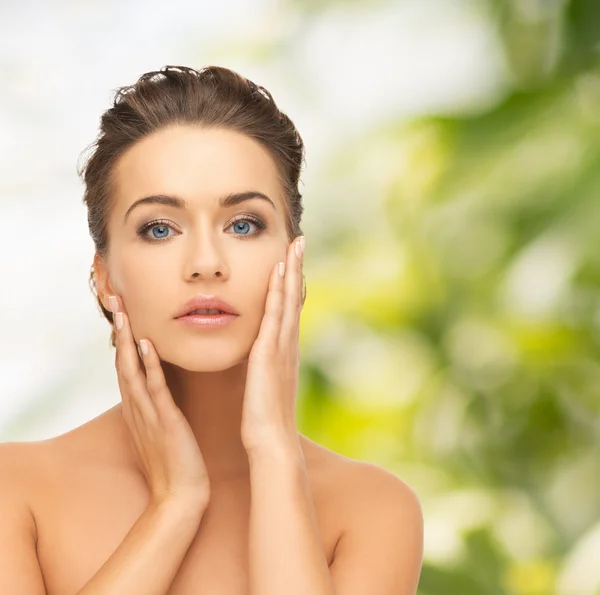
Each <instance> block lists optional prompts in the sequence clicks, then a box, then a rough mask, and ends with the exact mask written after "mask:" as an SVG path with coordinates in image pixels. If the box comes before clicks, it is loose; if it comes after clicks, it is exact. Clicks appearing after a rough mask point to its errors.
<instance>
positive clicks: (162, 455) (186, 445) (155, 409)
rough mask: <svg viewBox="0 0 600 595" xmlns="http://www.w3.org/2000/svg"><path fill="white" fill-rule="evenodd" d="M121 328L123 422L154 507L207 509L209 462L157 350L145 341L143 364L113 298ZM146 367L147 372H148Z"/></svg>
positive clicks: (119, 301) (125, 318)
mask: <svg viewBox="0 0 600 595" xmlns="http://www.w3.org/2000/svg"><path fill="white" fill-rule="evenodd" d="M109 302H110V303H111V310H113V316H114V320H115V327H117V324H116V323H117V321H118V319H117V313H116V312H119V316H122V319H123V325H122V327H121V329H118V328H117V331H116V335H117V338H116V345H117V349H116V354H115V367H116V369H117V376H118V381H119V389H120V391H121V399H122V402H123V404H122V411H123V418H124V420H125V422H126V424H127V427H128V428H129V431H130V435H131V438H132V441H133V444H134V445H135V450H136V452H137V455H138V461H139V464H140V467H141V470H142V472H143V474H144V476H145V478H146V482H147V483H148V487H149V489H150V500H151V503H153V504H160V503H163V502H165V501H173V500H175V501H177V500H179V501H183V502H185V503H187V504H190V503H191V504H192V505H197V506H198V507H199V509H202V511H203V509H204V508H205V507H206V506H207V505H208V501H209V499H210V482H209V478H208V472H207V470H206V465H205V463H204V458H203V456H202V453H201V452H200V448H199V446H198V442H197V441H196V437H195V436H194V433H193V432H192V429H191V427H190V425H189V423H188V421H187V419H186V418H185V416H184V415H183V413H182V412H181V409H179V407H177V405H176V404H175V402H174V400H173V396H172V395H171V391H170V390H169V388H168V386H167V384H166V381H165V376H164V373H163V369H162V366H161V364H160V359H159V357H158V354H157V353H156V351H155V349H154V346H153V345H152V344H151V343H150V341H149V340H147V339H145V341H146V343H147V345H148V354H147V355H146V354H144V355H143V366H142V365H141V362H140V358H139V355H138V351H137V344H136V343H135V339H134V337H133V332H132V330H131V326H130V325H129V317H128V316H127V314H126V313H125V312H124V308H123V303H122V299H121V298H119V297H116V296H111V297H110V298H109ZM144 368H145V371H144Z"/></svg>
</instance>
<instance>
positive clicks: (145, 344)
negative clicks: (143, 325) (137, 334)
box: [140, 339, 148, 355]
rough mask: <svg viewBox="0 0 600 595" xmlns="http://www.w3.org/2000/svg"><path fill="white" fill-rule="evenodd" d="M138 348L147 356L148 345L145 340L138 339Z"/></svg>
mask: <svg viewBox="0 0 600 595" xmlns="http://www.w3.org/2000/svg"><path fill="white" fill-rule="evenodd" d="M140 347H141V348H142V352H143V353H144V355H148V343H146V339H140Z"/></svg>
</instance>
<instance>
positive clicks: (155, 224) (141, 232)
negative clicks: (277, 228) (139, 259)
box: [137, 215, 267, 244]
mask: <svg viewBox="0 0 600 595" xmlns="http://www.w3.org/2000/svg"><path fill="white" fill-rule="evenodd" d="M247 223H251V224H253V225H256V227H257V228H258V231H257V232H256V233H255V234H249V233H244V232H243V231H238V232H237V235H238V236H240V238H241V239H244V238H245V237H253V236H258V235H260V234H261V233H262V231H263V230H264V229H265V228H266V227H267V226H266V224H265V223H264V222H263V221H261V220H260V219H257V218H255V217H249V216H247V215H243V216H240V217H237V218H236V219H234V220H233V221H232V223H231V225H230V226H229V227H232V226H234V225H238V224H240V225H238V230H239V228H240V226H241V228H242V229H247V228H246V227H245V224H247ZM151 229H152V230H153V229H159V230H162V231H161V233H162V234H167V233H168V231H167V230H169V229H174V227H173V226H172V225H170V224H169V222H168V221H166V220H165V219H155V220H154V221H149V222H148V223H146V224H144V225H142V227H140V228H139V229H138V231H137V235H138V236H140V237H141V238H142V239H143V240H144V241H146V242H150V243H153V244H155V243H158V242H164V241H169V240H170V238H169V237H168V236H167V235H162V236H161V237H157V236H156V235H154V234H153V237H152V238H151V237H150V236H148V235H146V232H148V231H150V230H151Z"/></svg>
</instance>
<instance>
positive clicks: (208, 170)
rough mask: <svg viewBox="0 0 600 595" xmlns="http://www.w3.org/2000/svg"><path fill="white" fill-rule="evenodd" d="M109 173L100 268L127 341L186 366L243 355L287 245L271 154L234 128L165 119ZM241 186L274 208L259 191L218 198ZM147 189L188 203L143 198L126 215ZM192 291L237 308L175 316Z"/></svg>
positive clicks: (208, 365) (219, 365) (227, 362)
mask: <svg viewBox="0 0 600 595" xmlns="http://www.w3.org/2000/svg"><path fill="white" fill-rule="evenodd" d="M114 174H115V176H114V181H115V186H114V197H115V201H116V202H115V206H114V208H113V209H112V211H111V213H110V217H109V223H108V233H109V237H110V252H109V256H108V259H107V263H106V268H105V269H104V270H105V272H106V273H107V274H108V281H109V283H110V286H109V291H110V290H111V289H112V291H113V292H114V293H115V294H117V295H120V296H121V298H122V300H123V303H124V305H125V309H126V311H127V313H128V315H129V318H130V320H131V326H132V329H133V333H134V337H135V339H136V341H139V339H140V338H143V337H148V338H149V339H150V340H151V341H152V342H153V344H154V346H155V348H156V350H157V352H158V354H159V356H160V358H161V359H162V360H164V361H168V362H170V363H173V364H176V365H177V366H179V367H181V368H184V369H187V370H192V371H218V370H223V369H227V368H229V367H231V366H233V365H235V364H238V363H240V362H242V361H243V360H245V359H247V357H248V354H249V352H250V349H251V348H252V345H253V343H254V340H255V339H256V337H257V336H258V331H259V328H260V324H261V322H262V317H263V314H264V307H265V300H266V296H267V290H268V284H269V277H270V274H271V272H272V270H273V267H274V266H275V263H277V262H278V261H282V260H283V261H285V257H286V250H287V246H288V238H287V233H286V227H285V213H284V204H285V203H284V198H283V194H282V189H281V186H280V183H279V181H278V178H277V171H276V168H275V164H274V162H273V159H272V157H271V156H270V155H269V153H268V152H267V151H266V150H265V149H264V148H263V147H262V146H261V145H260V144H258V143H257V142H256V141H254V140H252V139H250V138H249V137H247V136H245V135H242V134H240V133H238V132H234V131H231V130H225V129H222V128H210V129H202V128H199V127H193V126H172V127H169V128H166V129H162V130H160V131H158V132H156V133H153V134H152V135H150V136H148V137H146V138H144V139H142V140H141V141H139V142H137V143H136V144H135V145H134V146H132V147H131V148H130V149H129V150H128V151H127V152H125V153H124V154H123V155H122V156H121V158H120V160H119V161H118V163H117V165H116V167H115V171H114ZM248 191H257V192H260V193H262V194H264V195H266V196H267V197H268V198H270V200H271V201H272V202H273V205H274V206H273V205H272V204H271V203H270V202H269V201H267V200H264V199H261V198H251V199H249V200H247V201H244V202H241V203H239V204H237V205H234V206H230V207H222V206H220V205H219V199H220V198H224V197H226V196H228V195H230V194H232V193H242V192H248ZM156 195H164V196H169V197H178V198H180V199H182V200H184V201H186V203H187V205H188V206H187V208H182V209H179V208H176V207H174V206H168V205H163V204H153V203H142V204H140V205H139V206H136V207H135V208H133V209H132V210H131V211H130V212H129V213H128V215H127V217H126V213H127V212H128V209H129V208H130V207H131V206H132V205H133V204H134V203H135V202H136V201H137V200H139V199H141V198H145V197H149V196H156ZM158 219H160V220H161V221H160V222H157V223H154V224H152V225H150V226H147V227H146V228H145V229H143V228H144V226H145V225H146V224H148V223H151V222H152V221H155V220H158ZM254 220H258V221H260V222H262V224H264V229H261V225H260V224H257V223H255V222H254ZM94 264H95V270H96V271H98V267H97V266H96V261H95V263H94ZM99 266H100V267H102V264H100V265H99ZM197 294H214V295H217V296H219V297H221V298H222V299H224V300H225V301H226V302H228V303H229V304H231V305H232V306H233V307H234V308H235V310H236V311H237V312H239V316H237V317H236V318H234V319H233V321H232V322H231V323H230V324H228V325H226V326H224V327H216V328H209V329H201V328H197V327H192V326H189V325H186V324H183V323H182V322H181V321H180V320H176V319H175V316H176V315H177V314H178V312H179V310H180V309H181V308H182V306H183V305H184V304H185V303H186V302H187V301H188V300H189V299H190V298H192V297H193V296H195V295H197Z"/></svg>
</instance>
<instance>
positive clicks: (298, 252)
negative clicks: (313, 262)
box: [296, 240, 302, 258]
mask: <svg viewBox="0 0 600 595" xmlns="http://www.w3.org/2000/svg"><path fill="white" fill-rule="evenodd" d="M301 255H302V242H301V241H300V240H298V241H297V242H296V256H297V257H298V258H300V256H301Z"/></svg>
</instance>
